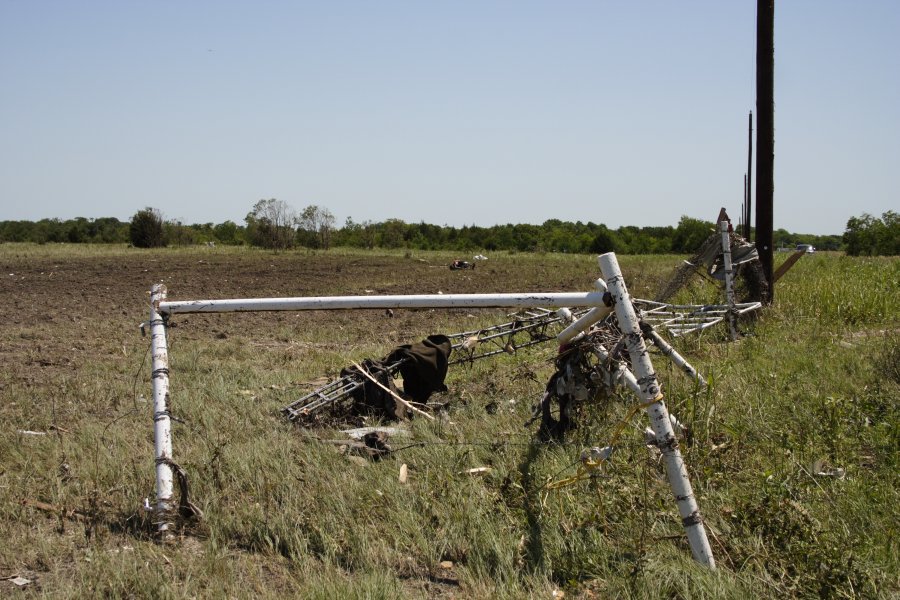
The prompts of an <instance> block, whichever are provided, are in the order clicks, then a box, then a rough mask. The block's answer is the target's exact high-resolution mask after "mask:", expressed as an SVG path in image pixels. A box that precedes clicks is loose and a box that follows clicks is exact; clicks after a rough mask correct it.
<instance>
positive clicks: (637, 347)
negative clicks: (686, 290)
mask: <svg viewBox="0 0 900 600" xmlns="http://www.w3.org/2000/svg"><path fill="white" fill-rule="evenodd" d="M598 262H599V263H600V271H601V272H602V273H603V277H604V278H605V279H606V284H607V286H609V291H610V293H611V294H612V300H613V303H614V306H615V311H616V319H617V320H618V322H619V328H620V329H621V330H622V333H623V334H624V335H625V345H626V347H627V348H628V354H629V356H630V357H631V366H632V370H633V371H634V374H635V377H636V378H637V382H638V385H639V386H640V389H641V392H640V395H639V397H640V399H641V403H642V404H647V405H648V406H647V414H648V416H649V417H650V427H651V428H652V429H653V433H654V435H655V439H656V445H657V446H658V447H659V449H660V450H661V451H662V454H663V458H664V460H665V464H666V475H667V476H668V479H669V485H670V486H671V488H672V493H673V494H674V495H675V503H676V504H677V505H678V513H679V515H681V523H682V524H683V525H684V529H685V533H686V534H687V538H688V543H689V544H690V547H691V553H692V554H693V556H694V560H696V561H697V562H699V563H701V564H703V565H706V566H708V567H710V568H712V569H714V568H715V566H716V563H715V560H714V559H713V555H712V549H711V548H710V546H709V539H708V538H707V537H706V528H705V527H704V526H703V519H702V518H701V516H700V508H699V507H698V506H697V500H696V498H694V491H693V489H692V488H691V482H690V480H689V479H688V473H687V467H686V466H685V464H684V460H683V459H682V458H681V451H680V450H679V449H678V439H677V438H676V437H675V432H674V431H673V429H672V422H671V420H670V419H669V412H668V410H666V405H665V404H664V402H663V395H662V391H661V390H660V387H659V383H658V382H657V380H656V373H654V372H653V365H652V364H651V363H650V357H649V354H648V353H647V347H646V346H645V345H644V338H643V337H642V336H641V329H640V324H639V322H638V318H637V315H636V314H635V311H634V306H632V304H631V298H630V297H629V295H628V290H627V288H626V287H625V280H624V278H623V277H622V271H621V270H620V269H619V263H618V261H617V260H616V255H615V254H613V253H612V252H609V253H607V254H602V255H600V256H599V257H598Z"/></svg>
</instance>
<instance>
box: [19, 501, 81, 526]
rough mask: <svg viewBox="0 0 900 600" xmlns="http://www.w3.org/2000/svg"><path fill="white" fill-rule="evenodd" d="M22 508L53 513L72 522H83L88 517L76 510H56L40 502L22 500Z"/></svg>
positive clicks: (50, 505)
mask: <svg viewBox="0 0 900 600" xmlns="http://www.w3.org/2000/svg"><path fill="white" fill-rule="evenodd" d="M22 506H28V507H30V508H36V509H38V510H42V511H44V512H48V513H53V514H55V515H59V516H61V517H63V518H66V519H71V520H73V521H85V520H87V519H88V518H89V517H88V515H86V514H84V513H82V512H80V511H77V510H65V509H62V508H58V507H56V506H53V505H52V504H47V503H46V502H41V501H40V500H28V499H25V500H22Z"/></svg>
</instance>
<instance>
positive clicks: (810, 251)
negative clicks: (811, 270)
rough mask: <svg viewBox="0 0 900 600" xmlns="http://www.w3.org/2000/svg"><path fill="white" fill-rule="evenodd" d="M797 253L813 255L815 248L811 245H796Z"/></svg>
mask: <svg viewBox="0 0 900 600" xmlns="http://www.w3.org/2000/svg"><path fill="white" fill-rule="evenodd" d="M797 252H806V253H807V254H815V252H816V248H815V246H813V245H812V244H797Z"/></svg>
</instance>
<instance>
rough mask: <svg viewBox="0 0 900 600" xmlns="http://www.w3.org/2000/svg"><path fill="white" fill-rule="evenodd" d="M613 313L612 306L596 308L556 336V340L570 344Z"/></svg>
mask: <svg viewBox="0 0 900 600" xmlns="http://www.w3.org/2000/svg"><path fill="white" fill-rule="evenodd" d="M611 312H612V307H611V306H595V307H594V308H592V309H591V310H589V311H587V312H586V313H585V314H584V315H582V316H581V318H579V319H578V320H577V321H575V322H574V323H572V324H571V325H569V326H568V327H566V328H565V329H563V330H562V331H560V332H559V333H558V334H557V335H556V340H557V341H558V342H559V343H560V344H568V343H569V342H571V341H572V340H573V339H575V338H576V337H578V335H579V334H581V333H582V332H585V331H587V330H588V329H590V328H591V325H593V324H594V323H596V322H598V321H602V320H603V319H605V318H606V317H608V316H609V314H610V313H611Z"/></svg>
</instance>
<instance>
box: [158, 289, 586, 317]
mask: <svg viewBox="0 0 900 600" xmlns="http://www.w3.org/2000/svg"><path fill="white" fill-rule="evenodd" d="M602 304H603V293H602V292H599V291H597V292H574V293H552V292H548V293H522V294H429V295H406V296H319V297H306V298H250V299H233V300H186V301H183V302H160V304H159V312H160V313H162V314H167V315H172V314H175V313H218V312H249V311H266V310H292V311H293V310H336V309H356V308H381V309H384V308H493V307H498V308H539V307H551V306H552V307H563V306H569V307H586V306H602Z"/></svg>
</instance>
